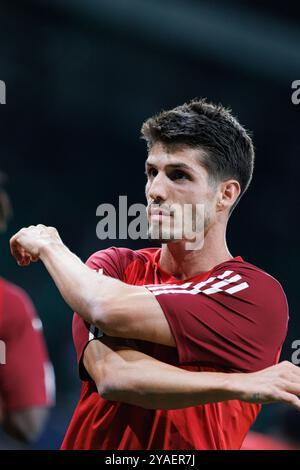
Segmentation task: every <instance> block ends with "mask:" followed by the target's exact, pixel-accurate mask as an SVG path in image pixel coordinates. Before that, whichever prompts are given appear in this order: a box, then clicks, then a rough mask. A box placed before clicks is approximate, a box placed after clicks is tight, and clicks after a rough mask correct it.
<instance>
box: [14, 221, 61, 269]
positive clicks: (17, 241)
mask: <svg viewBox="0 0 300 470" xmlns="http://www.w3.org/2000/svg"><path fill="white" fill-rule="evenodd" d="M53 243H56V244H62V241H61V238H60V236H59V234H58V231H57V230H56V228H54V227H46V226H45V225H42V224H39V225H30V227H27V228H22V229H21V230H19V232H17V233H16V234H15V235H14V236H13V237H11V239H10V251H11V254H12V255H13V256H14V257H15V258H16V260H17V263H18V264H19V266H27V265H28V264H29V263H30V262H35V261H38V259H39V258H40V255H41V250H42V249H43V248H45V247H47V246H49V245H50V244H53Z"/></svg>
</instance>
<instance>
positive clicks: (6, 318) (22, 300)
mask: <svg viewBox="0 0 300 470" xmlns="http://www.w3.org/2000/svg"><path fill="white" fill-rule="evenodd" d="M1 281H2V282H1V283H2V313H3V317H2V321H3V323H2V322H1V323H2V327H3V329H4V330H6V331H8V330H9V329H11V328H13V329H14V331H18V330H20V328H24V327H26V325H28V324H30V325H31V324H32V326H33V327H35V326H36V327H37V328H41V327H40V326H39V325H38V324H37V322H39V323H40V320H39V319H38V318H37V315H36V310H35V307H34V305H33V302H32V300H31V298H30V297H29V295H28V294H27V292H25V290H24V289H22V288H21V287H19V286H17V285H16V284H14V283H12V282H9V281H7V280H3V279H2V280H1Z"/></svg>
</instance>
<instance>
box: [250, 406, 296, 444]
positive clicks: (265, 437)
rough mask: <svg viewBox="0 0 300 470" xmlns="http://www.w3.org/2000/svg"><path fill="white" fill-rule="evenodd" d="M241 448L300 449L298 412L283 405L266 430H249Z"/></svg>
mask: <svg viewBox="0 0 300 470" xmlns="http://www.w3.org/2000/svg"><path fill="white" fill-rule="evenodd" d="M241 450H300V413H298V412H297V411H296V410H294V409H292V408H287V407H285V406H284V405H282V407H281V408H280V409H279V410H278V411H277V413H276V422H275V423H274V424H273V426H272V427H271V428H270V429H269V430H267V431H266V432H256V431H250V432H249V433H248V434H247V435H246V438H245V440H244V442H243V445H242V448H241Z"/></svg>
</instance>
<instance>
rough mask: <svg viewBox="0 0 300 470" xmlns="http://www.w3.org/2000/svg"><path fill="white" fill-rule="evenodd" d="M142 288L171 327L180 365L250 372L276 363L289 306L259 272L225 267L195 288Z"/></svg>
mask: <svg viewBox="0 0 300 470" xmlns="http://www.w3.org/2000/svg"><path fill="white" fill-rule="evenodd" d="M146 287H147V288H148V289H149V290H150V291H151V292H152V293H153V294H154V295H155V296H156V299H157V301H158V302H159V304H160V306H161V308H162V310H163V312H164V314H165V316H166V319H167V321H168V323H169V325H170V328H171V331H172V333H173V336H174V339H175V342H176V346H177V351H178V356H179V363H180V364H189V363H200V364H202V365H207V366H212V367H218V368H223V369H227V370H230V371H243V372H252V371H256V370H260V369H262V368H265V367H268V366H271V365H273V364H275V363H277V362H278V360H279V355H280V352H281V348H282V345H283V342H284V340H285V337H286V334H287V324H288V306H287V301H286V297H285V294H284V292H283V290H282V287H281V285H280V284H279V283H278V282H277V281H276V280H275V279H274V278H272V277H271V276H269V275H268V274H266V273H264V272H263V271H259V270H257V271H255V270H253V269H246V268H240V269H236V270H235V271H233V270H231V269H229V270H228V269H227V270H225V271H224V269H223V271H222V270H221V271H219V272H216V273H214V274H211V277H210V278H209V279H208V280H206V281H203V282H200V283H197V284H195V283H191V282H188V283H185V284H183V285H173V286H172V285H170V284H166V285H162V286H146Z"/></svg>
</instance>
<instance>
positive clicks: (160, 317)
mask: <svg viewBox="0 0 300 470" xmlns="http://www.w3.org/2000/svg"><path fill="white" fill-rule="evenodd" d="M108 312H109V313H108V315H107V317H108V322H107V323H108V325H107V330H106V333H107V334H109V335H111V336H117V337H121V338H133V339H138V340H144V341H151V342H153V343H158V344H162V345H165V346H174V347H175V340H174V336H173V332H172V330H171V328H170V325H169V322H168V320H167V317H166V315H165V313H164V311H163V309H162V307H161V306H160V304H159V302H157V300H156V298H155V296H154V295H153V293H152V292H150V291H149V290H148V289H146V288H145V287H143V286H131V285H128V284H124V283H123V284H122V285H120V287H119V289H118V295H117V296H114V297H113V298H111V299H109V301H108Z"/></svg>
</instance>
